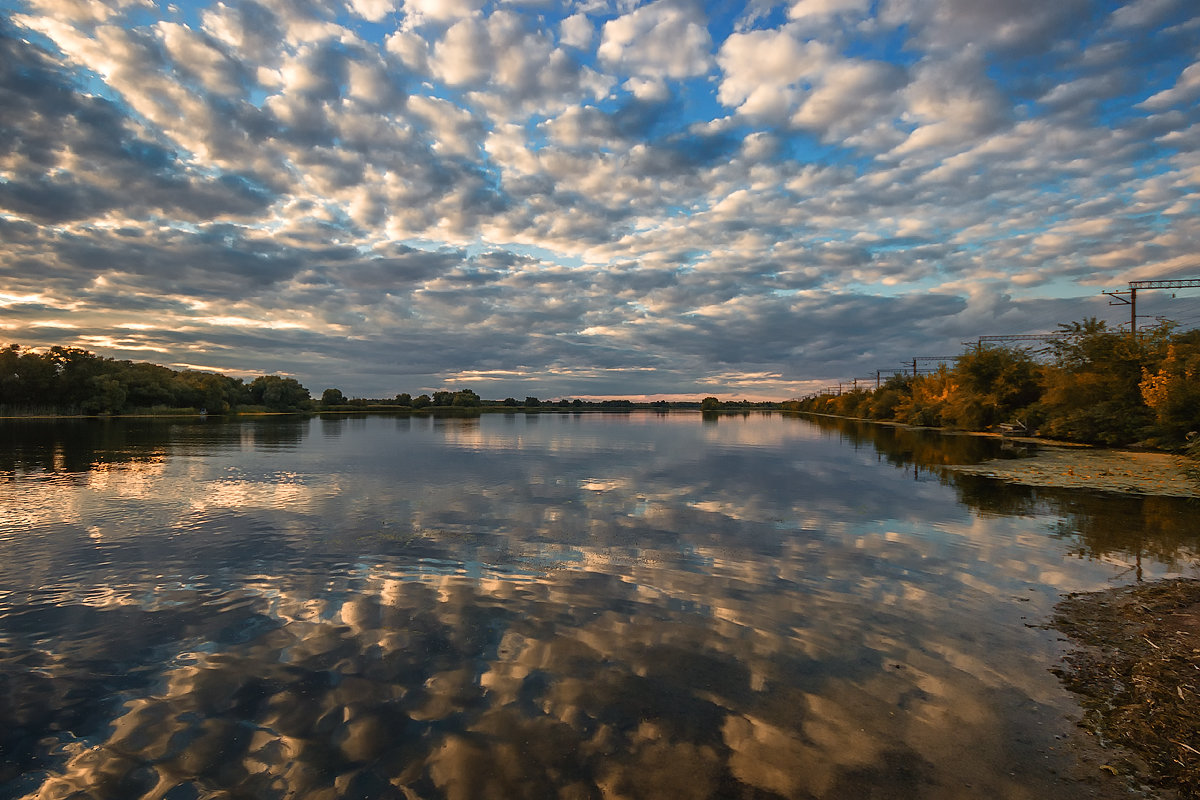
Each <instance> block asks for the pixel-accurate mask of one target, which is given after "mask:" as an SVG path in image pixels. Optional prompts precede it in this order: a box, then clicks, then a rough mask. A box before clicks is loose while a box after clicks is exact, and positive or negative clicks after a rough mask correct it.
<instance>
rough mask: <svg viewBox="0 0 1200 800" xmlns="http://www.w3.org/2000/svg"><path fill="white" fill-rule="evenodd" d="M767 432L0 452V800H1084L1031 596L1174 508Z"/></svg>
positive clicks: (959, 459) (797, 422)
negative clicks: (965, 473)
mask: <svg viewBox="0 0 1200 800" xmlns="http://www.w3.org/2000/svg"><path fill="white" fill-rule="evenodd" d="M992 447H995V443H994V442H991V441H987V440H981V439H978V438H974V437H939V436H936V435H933V434H918V433H915V432H905V431H897V430H893V429H888V428H875V427H867V426H855V425H851V424H847V423H842V424H834V423H822V424H821V425H817V424H815V423H813V422H810V421H806V420H803V419H798V418H793V417H786V416H778V415H775V416H772V415H751V416H720V417H713V418H702V417H701V416H700V415H698V414H688V413H674V414H670V415H666V414H664V415H656V414H631V415H600V414H583V415H561V416H559V415H542V416H533V415H530V416H525V415H488V416H484V417H482V418H479V419H430V418H411V419H410V418H405V417H370V418H348V417H338V418H315V419H278V418H272V419H262V420H256V421H241V422H222V421H219V420H207V421H188V422H174V423H166V422H136V421H124V422H122V421H109V422H98V421H92V422H70V423H67V422H58V423H52V422H36V421H28V422H22V423H20V424H12V423H9V424H4V425H0V797H5V798H16V797H31V798H32V797H38V798H51V797H54V798H65V797H72V798H122V799H124V798H138V797H146V798H166V800H184V799H185V798H314V799H316V798H335V797H339V798H340V797H345V798H358V797H361V798H439V797H447V798H464V799H465V798H601V797H604V798H675V797H682V798H693V797H694V798H778V797H787V798H859V797H930V798H958V797H980V798H1042V797H1058V798H1073V797H1087V796H1089V795H1090V792H1091V791H1092V789H1093V788H1094V787H1092V786H1091V785H1089V784H1087V783H1079V782H1076V781H1075V780H1074V779H1073V778H1072V777H1071V775H1072V774H1073V773H1072V771H1071V770H1072V767H1073V765H1074V762H1073V761H1072V757H1071V755H1070V753H1068V752H1066V751H1065V749H1064V747H1063V746H1062V740H1061V739H1060V738H1059V737H1062V736H1064V735H1065V734H1067V733H1068V732H1069V731H1070V730H1071V729H1072V726H1073V720H1074V719H1075V718H1076V716H1077V712H1076V710H1075V706H1074V705H1073V702H1072V700H1071V698H1070V697H1069V696H1068V695H1067V694H1066V693H1065V692H1064V691H1063V690H1062V689H1061V688H1060V686H1059V684H1058V682H1057V680H1056V678H1055V677H1054V676H1053V675H1052V674H1051V673H1050V672H1049V671H1048V669H1049V668H1050V667H1051V666H1053V665H1054V663H1055V661H1056V659H1057V658H1058V657H1059V655H1060V654H1061V652H1062V651H1061V648H1062V647H1063V644H1062V643H1061V642H1060V641H1058V639H1057V636H1056V635H1055V633H1054V632H1052V631H1046V630H1044V629H1042V628H1040V627H1038V626H1039V625H1040V624H1041V623H1043V622H1045V621H1046V619H1047V617H1048V615H1049V613H1050V611H1051V608H1052V607H1053V604H1054V602H1055V601H1056V599H1057V598H1058V597H1059V595H1060V593H1062V592H1068V591H1075V590H1087V589H1097V588H1104V587H1108V586H1113V585H1118V584H1121V583H1127V582H1132V581H1134V580H1135V579H1136V578H1137V576H1138V574H1139V573H1140V574H1142V575H1144V576H1145V577H1146V578H1153V577H1157V576H1163V575H1171V574H1187V575H1196V574H1197V572H1198V570H1197V566H1196V565H1197V563H1198V560H1197V552H1198V551H1200V521H1198V519H1200V515H1197V514H1196V513H1195V510H1196V509H1195V506H1194V505H1192V504H1189V503H1188V502H1187V501H1180V500H1168V499H1130V498H1120V497H1113V496H1106V495H1102V494H1093V493H1085V492H1070V491H1049V490H1047V491H1036V490H1030V489H1020V488H1015V487H1009V486H1005V485H1003V484H999V483H996V482H994V481H989V480H987V479H982V478H977V477H970V478H968V477H961V478H955V477H953V475H952V474H950V473H946V472H944V471H943V470H941V469H940V466H941V465H944V464H950V463H965V462H971V461H977V460H980V459H982V458H985V457H988V456H990V455H993V453H991V452H990V450H989V448H992Z"/></svg>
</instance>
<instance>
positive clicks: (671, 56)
mask: <svg viewBox="0 0 1200 800" xmlns="http://www.w3.org/2000/svg"><path fill="white" fill-rule="evenodd" d="M711 50H712V38H711V37H710V36H709V33H708V28H707V27H706V20H705V19H704V17H703V14H702V13H701V12H700V11H699V10H698V9H696V8H694V7H693V6H690V5H684V4H678V3H675V2H673V0H656V2H653V3H650V4H649V5H645V6H642V7H640V8H638V9H637V10H636V11H633V12H631V13H629V14H626V15H625V16H623V17H618V18H617V19H614V20H609V21H608V22H606V23H604V32H603V35H602V38H601V42H600V48H599V50H598V51H597V54H598V55H599V56H600V59H601V60H602V61H603V62H604V63H605V64H606V65H608V66H609V67H611V68H613V69H619V70H623V71H625V72H628V73H630V74H633V75H639V76H644V77H651V78H675V79H681V78H690V77H694V76H696V75H703V74H704V73H706V72H708V70H709V68H710V66H711V63H712V58H711V55H710V53H711Z"/></svg>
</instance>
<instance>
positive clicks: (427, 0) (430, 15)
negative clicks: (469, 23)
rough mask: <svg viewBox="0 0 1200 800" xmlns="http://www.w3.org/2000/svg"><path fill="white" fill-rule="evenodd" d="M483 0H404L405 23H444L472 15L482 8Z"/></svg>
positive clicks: (413, 24) (415, 24) (414, 24)
mask: <svg viewBox="0 0 1200 800" xmlns="http://www.w3.org/2000/svg"><path fill="white" fill-rule="evenodd" d="M484 2H485V0H404V14H405V16H406V18H407V20H406V21H407V24H408V25H409V26H410V27H412V26H417V25H424V24H426V23H434V24H446V23H452V22H455V21H458V20H462V19H464V18H467V17H473V16H475V15H476V14H478V13H479V10H480V9H482V8H483V5H484Z"/></svg>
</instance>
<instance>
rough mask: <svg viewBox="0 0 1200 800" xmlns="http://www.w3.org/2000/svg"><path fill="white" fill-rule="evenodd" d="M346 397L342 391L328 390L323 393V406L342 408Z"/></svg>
mask: <svg viewBox="0 0 1200 800" xmlns="http://www.w3.org/2000/svg"><path fill="white" fill-rule="evenodd" d="M345 402H346V395H344V394H342V390H341V389H326V390H325V391H323V392H321V405H324V406H340V405H343V404H345Z"/></svg>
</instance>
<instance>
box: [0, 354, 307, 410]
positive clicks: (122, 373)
mask: <svg viewBox="0 0 1200 800" xmlns="http://www.w3.org/2000/svg"><path fill="white" fill-rule="evenodd" d="M311 406H312V399H311V398H310V397H309V393H308V389H305V388H304V387H303V386H301V385H300V383H299V382H298V381H296V380H295V379H294V378H282V377H280V376H278V375H264V376H261V377H258V378H255V379H254V380H252V381H250V382H249V383H246V382H245V381H243V380H242V379H241V378H231V377H228V376H226V375H221V374H219V373H214V372H198V371H196V370H182V371H177V370H173V369H170V368H168V367H163V366H159V365H157V364H148V363H144V362H133V361H117V360H114V359H111V358H104V357H102V356H98V355H96V354H95V353H91V352H89V351H87V350H82V349H80V348H76V347H61V346H55V347H51V348H49V349H48V350H46V351H44V352H38V351H35V350H31V349H28V348H22V347H21V346H20V345H17V344H9V345H5V346H4V347H3V348H0V412H3V413H30V412H45V413H56V414H117V413H122V412H125V413H128V412H133V411H147V412H149V411H163V410H168V409H194V410H196V411H199V410H205V411H207V412H209V413H213V414H224V413H227V412H229V411H233V410H236V409H239V408H242V409H245V408H247V407H258V408H262V409H266V410H270V411H299V410H305V409H308V408H310V407H311Z"/></svg>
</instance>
